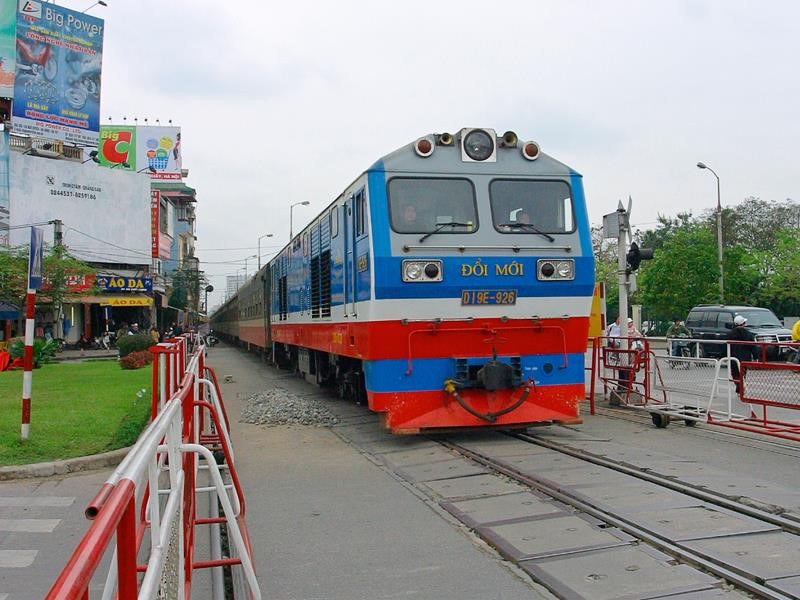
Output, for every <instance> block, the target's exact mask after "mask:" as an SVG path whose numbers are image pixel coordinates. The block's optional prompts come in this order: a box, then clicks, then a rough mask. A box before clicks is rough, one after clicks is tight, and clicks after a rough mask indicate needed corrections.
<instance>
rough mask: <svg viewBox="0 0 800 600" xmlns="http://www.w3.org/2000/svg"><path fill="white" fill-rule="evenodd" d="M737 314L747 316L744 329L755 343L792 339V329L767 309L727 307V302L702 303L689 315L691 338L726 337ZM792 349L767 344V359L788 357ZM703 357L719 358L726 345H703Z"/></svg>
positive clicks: (719, 338)
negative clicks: (786, 326)
mask: <svg viewBox="0 0 800 600" xmlns="http://www.w3.org/2000/svg"><path fill="white" fill-rule="evenodd" d="M737 315H741V316H743V317H744V318H745V319H747V323H745V326H744V329H745V331H746V332H747V333H748V335H749V337H750V339H751V340H754V341H756V342H791V341H792V332H791V331H790V330H788V329H786V328H785V327H784V326H783V324H782V323H781V322H780V321H779V320H778V317H776V316H775V314H774V313H773V312H772V311H771V310H769V309H768V308H757V307H755V306H727V305H724V304H701V305H700V306H695V307H694V308H693V309H692V310H691V311H690V312H689V316H688V317H686V326H687V327H688V328H689V329H691V331H692V337H693V338H696V339H698V340H724V339H726V338H727V337H728V334H729V333H730V330H731V328H732V327H733V318H734V317H735V316H737ZM789 351H790V348H789V347H788V346H787V347H786V348H781V351H780V352H778V350H777V348H776V347H774V346H773V347H768V349H767V360H785V359H786V354H788V353H789ZM700 353H701V355H702V356H713V357H715V358H719V357H722V356H725V355H726V354H727V349H726V347H725V345H724V344H700Z"/></svg>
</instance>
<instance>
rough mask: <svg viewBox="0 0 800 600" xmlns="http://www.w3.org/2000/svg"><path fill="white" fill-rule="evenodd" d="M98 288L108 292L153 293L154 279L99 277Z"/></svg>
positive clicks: (97, 280)
mask: <svg viewBox="0 0 800 600" xmlns="http://www.w3.org/2000/svg"><path fill="white" fill-rule="evenodd" d="M96 282H97V287H99V288H100V289H102V290H105V291H107V292H152V291H153V278H152V277H121V276H120V277H117V276H114V275H111V276H106V275H104V276H99V277H97V279H96Z"/></svg>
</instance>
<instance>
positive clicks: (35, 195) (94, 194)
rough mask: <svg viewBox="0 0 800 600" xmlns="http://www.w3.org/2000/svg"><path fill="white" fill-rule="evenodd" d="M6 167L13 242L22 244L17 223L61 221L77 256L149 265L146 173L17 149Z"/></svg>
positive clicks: (21, 234)
mask: <svg viewBox="0 0 800 600" xmlns="http://www.w3.org/2000/svg"><path fill="white" fill-rule="evenodd" d="M9 166H10V176H11V186H10V192H11V194H10V196H11V227H12V230H11V243H12V244H14V245H20V244H24V243H25V242H26V240H25V239H24V237H25V234H27V233H28V232H27V230H19V229H17V230H15V229H13V228H14V226H15V225H23V224H25V223H40V222H42V221H51V220H53V219H61V220H62V221H63V222H64V244H66V245H67V246H68V247H69V250H70V253H71V254H72V255H74V256H75V257H77V258H79V259H81V260H85V261H88V262H100V263H123V264H133V265H149V264H150V263H151V261H152V259H151V258H150V243H151V242H150V180H149V179H148V178H147V177H145V176H143V175H137V174H135V173H127V172H125V171H121V170H119V169H100V168H88V169H87V168H86V165H81V164H80V163H76V162H71V161H66V160H50V159H47V158H40V157H35V156H30V155H25V154H21V153H19V152H11V156H10V157H9Z"/></svg>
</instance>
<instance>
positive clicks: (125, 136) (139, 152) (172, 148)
mask: <svg viewBox="0 0 800 600" xmlns="http://www.w3.org/2000/svg"><path fill="white" fill-rule="evenodd" d="M97 151H98V157H99V159H100V164H101V165H105V166H107V167H113V166H115V165H121V166H120V167H117V168H118V169H125V170H127V171H142V172H145V173H149V175H150V177H151V178H152V179H160V180H165V179H166V180H178V181H179V180H180V179H181V168H182V167H183V161H182V158H181V129H180V127H161V126H159V125H144V126H136V127H128V126H124V125H122V126H118V125H101V126H100V143H99V145H98V148H97ZM122 163H127V165H128V166H127V167H126V166H125V165H124V164H122Z"/></svg>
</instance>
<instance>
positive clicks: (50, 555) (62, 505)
mask: <svg viewBox="0 0 800 600" xmlns="http://www.w3.org/2000/svg"><path fill="white" fill-rule="evenodd" d="M106 477H107V473H106V472H100V471H98V472H93V473H88V474H79V475H73V476H71V477H50V478H45V479H25V480H20V481H4V482H0V600H23V599H26V600H27V599H33V598H43V597H44V596H45V594H47V591H48V590H49V589H50V586H51V585H52V583H53V581H54V580H55V578H56V576H57V575H58V573H59V572H60V571H61V569H62V568H63V566H64V564H66V562H67V560H68V559H69V557H70V556H71V554H72V551H73V550H74V548H75V546H76V545H77V543H78V541H79V540H80V538H81V536H82V535H83V534H84V533H85V531H86V529H87V527H88V524H89V522H88V521H87V520H86V519H85V518H84V517H83V509H84V507H85V506H86V504H87V503H88V502H89V500H91V499H92V497H93V496H94V495H95V493H96V492H97V490H98V489H99V488H100V486H101V485H102V483H103V482H104V481H105V479H106Z"/></svg>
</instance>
